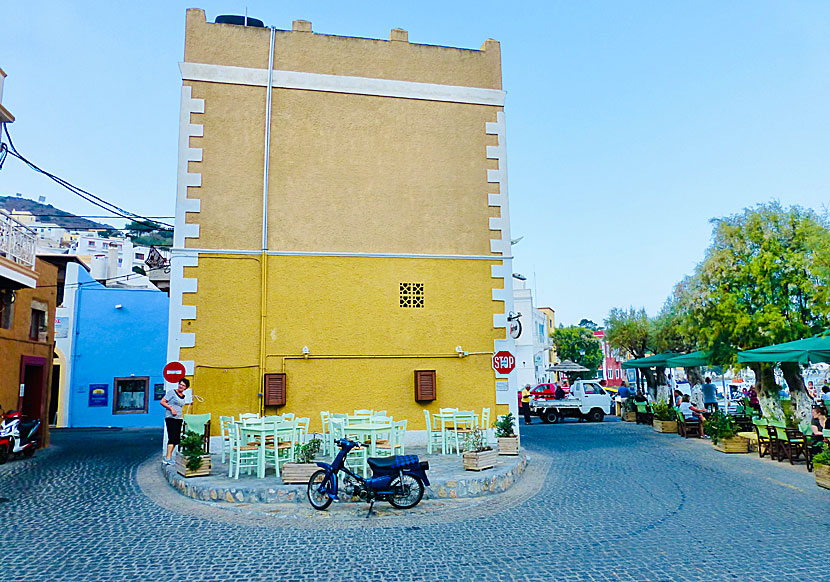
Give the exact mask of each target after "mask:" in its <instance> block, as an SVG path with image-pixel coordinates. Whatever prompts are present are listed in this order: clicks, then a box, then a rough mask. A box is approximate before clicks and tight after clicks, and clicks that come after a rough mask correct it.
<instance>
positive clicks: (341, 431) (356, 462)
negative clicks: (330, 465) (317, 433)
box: [329, 418, 369, 477]
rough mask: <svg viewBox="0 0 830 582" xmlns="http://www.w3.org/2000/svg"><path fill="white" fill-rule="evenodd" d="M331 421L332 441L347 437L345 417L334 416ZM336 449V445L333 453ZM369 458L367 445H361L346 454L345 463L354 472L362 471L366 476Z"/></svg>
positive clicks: (362, 474) (361, 473)
mask: <svg viewBox="0 0 830 582" xmlns="http://www.w3.org/2000/svg"><path fill="white" fill-rule="evenodd" d="M329 423H330V426H331V436H332V442H334V441H337V440H340V439H343V438H346V423H345V422H344V421H343V419H340V418H332V419H331V420H330V421H329ZM336 449H337V447H334V449H333V451H332V453H333V454H334V450H336ZM367 459H368V455H367V454H366V447H360V448H359V449H352V450H351V451H350V452H349V454H348V455H347V456H346V459H345V461H344V463H343V464H344V465H345V466H346V467H348V468H349V469H351V470H352V471H353V472H355V473H360V475H361V476H362V477H366V475H367V473H368V468H369V467H368V464H367Z"/></svg>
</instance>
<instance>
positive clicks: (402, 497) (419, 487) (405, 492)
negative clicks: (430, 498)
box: [389, 473, 424, 509]
mask: <svg viewBox="0 0 830 582" xmlns="http://www.w3.org/2000/svg"><path fill="white" fill-rule="evenodd" d="M390 485H391V487H392V488H393V489H394V488H400V491H398V492H397V493H395V494H393V495H390V496H389V503H390V505H392V507H397V508H398V509H411V508H413V507H415V506H416V505H418V504H419V503H420V502H421V498H422V497H423V496H424V484H423V482H422V481H421V478H420V477H418V476H417V475H412V474H411V473H404V475H403V481H401V478H400V477H398V478H397V479H395V480H394V481H392V483H391V484H390Z"/></svg>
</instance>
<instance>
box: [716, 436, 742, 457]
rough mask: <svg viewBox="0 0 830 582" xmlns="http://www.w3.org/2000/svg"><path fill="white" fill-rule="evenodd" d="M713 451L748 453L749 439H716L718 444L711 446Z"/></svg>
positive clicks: (736, 437)
mask: <svg viewBox="0 0 830 582" xmlns="http://www.w3.org/2000/svg"><path fill="white" fill-rule="evenodd" d="M712 446H714V447H715V450H718V451H720V452H722V453H748V452H749V439H746V438H744V437H740V436H734V437H731V438H728V439H718V444H716V445H715V444H713V445H712Z"/></svg>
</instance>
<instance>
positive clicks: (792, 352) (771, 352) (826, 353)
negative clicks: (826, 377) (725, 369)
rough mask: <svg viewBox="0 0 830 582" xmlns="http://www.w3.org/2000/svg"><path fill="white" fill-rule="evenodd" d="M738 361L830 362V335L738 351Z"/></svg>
mask: <svg viewBox="0 0 830 582" xmlns="http://www.w3.org/2000/svg"><path fill="white" fill-rule="evenodd" d="M825 333H826V332H825ZM738 361H739V362H741V363H743V364H745V363H749V362H798V363H799V364H809V363H816V362H830V336H828V335H824V334H819V335H815V336H813V337H808V338H804V339H800V340H795V341H791V342H785V343H782V344H775V345H772V346H764V347H763V348H756V349H754V350H747V351H745V352H738Z"/></svg>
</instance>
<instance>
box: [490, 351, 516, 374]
mask: <svg viewBox="0 0 830 582" xmlns="http://www.w3.org/2000/svg"><path fill="white" fill-rule="evenodd" d="M515 367H516V358H514V357H513V354H511V353H510V352H507V351H504V350H502V351H500V352H496V354H495V355H494V356H493V369H494V370H496V372H498V373H499V374H509V373H510V372H512V371H513V368H515Z"/></svg>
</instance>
